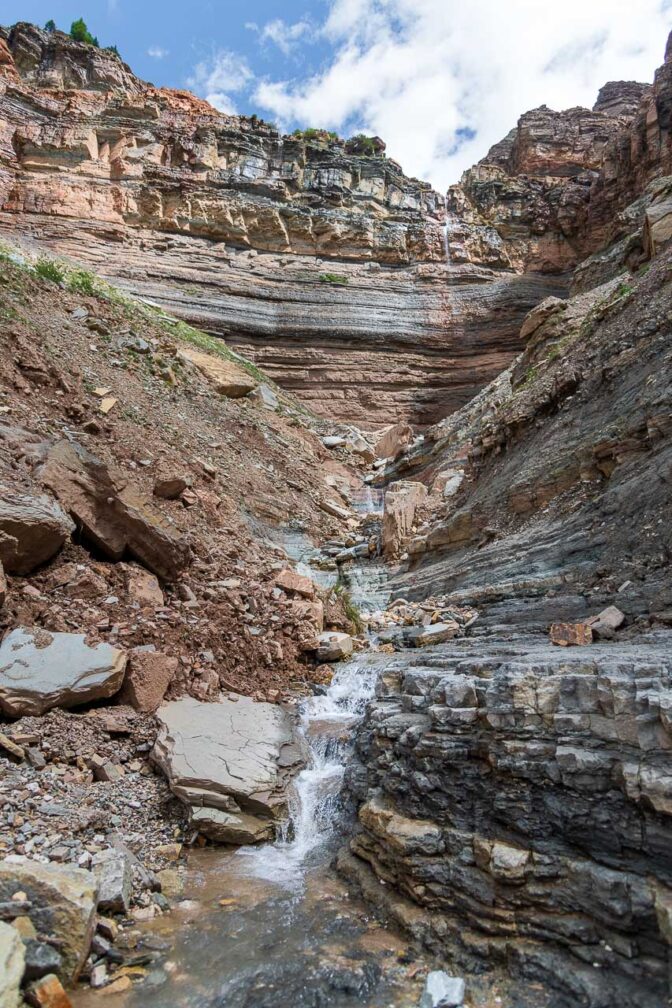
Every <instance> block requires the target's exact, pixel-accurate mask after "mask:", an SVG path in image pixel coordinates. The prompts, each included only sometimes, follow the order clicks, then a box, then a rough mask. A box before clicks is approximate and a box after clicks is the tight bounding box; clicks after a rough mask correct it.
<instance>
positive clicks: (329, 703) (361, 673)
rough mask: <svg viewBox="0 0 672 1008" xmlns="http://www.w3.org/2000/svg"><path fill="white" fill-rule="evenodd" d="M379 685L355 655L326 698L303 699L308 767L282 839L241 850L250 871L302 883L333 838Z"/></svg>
mask: <svg viewBox="0 0 672 1008" xmlns="http://www.w3.org/2000/svg"><path fill="white" fill-rule="evenodd" d="M375 684H376V669H375V666H374V665H373V664H368V665H367V663H366V660H365V659H362V658H360V659H357V658H354V659H352V660H351V661H349V662H348V663H347V664H346V665H343V666H342V667H341V668H339V669H338V671H337V672H336V674H335V675H334V678H333V680H332V682H331V686H330V687H329V689H328V690H327V693H326V695H325V696H318V697H310V698H309V699H307V700H304V701H303V703H302V705H301V709H300V724H299V733H300V735H301V736H302V738H303V740H304V742H305V746H306V755H307V766H306V768H305V770H302V771H301V773H300V774H299V775H298V776H297V778H296V780H295V781H294V786H293V790H292V794H291V795H290V818H289V821H288V823H287V825H286V827H285V829H284V833H283V835H282V836H281V837H280V839H279V840H277V841H276V843H275V844H272V845H265V846H263V847H243V848H241V849H240V851H239V852H238V853H239V856H240V857H241V858H245V859H246V862H247V864H246V866H245V867H246V870H247V871H248V872H249V873H250V874H251V875H254V876H256V877H257V878H263V879H266V880H267V881H269V882H275V883H277V884H280V885H285V886H291V887H292V888H295V887H296V886H297V885H300V884H301V881H302V879H303V875H304V871H305V868H306V867H307V865H308V864H309V861H310V856H311V854H313V853H314V852H316V851H317V850H318V849H319V848H321V847H324V846H325V845H326V844H327V843H328V841H329V840H331V839H332V838H333V837H334V835H335V833H336V831H337V828H338V822H339V818H340V794H341V789H342V786H343V778H344V775H345V767H346V764H347V762H348V758H349V756H350V754H351V752H352V746H353V741H354V740H353V735H352V730H353V728H354V726H355V725H356V724H357V723H358V722H359V720H360V719H361V718H362V717H363V715H364V712H365V709H366V705H367V703H368V701H369V700H370V699H371V698H372V696H373V693H374V689H375Z"/></svg>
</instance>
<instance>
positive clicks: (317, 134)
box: [292, 126, 338, 140]
mask: <svg viewBox="0 0 672 1008" xmlns="http://www.w3.org/2000/svg"><path fill="white" fill-rule="evenodd" d="M292 136H293V137H295V138H296V139H297V140H338V133H334V132H333V131H332V130H325V129H316V128H315V127H314V126H309V127H308V129H304V130H300V129H295V130H294V132H293V133H292Z"/></svg>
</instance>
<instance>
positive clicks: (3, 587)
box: [0, 563, 7, 606]
mask: <svg viewBox="0 0 672 1008" xmlns="http://www.w3.org/2000/svg"><path fill="white" fill-rule="evenodd" d="M6 598H7V578H6V577H5V571H4V569H3V566H2V564H1V563H0V606H3V605H4V604H5V599H6Z"/></svg>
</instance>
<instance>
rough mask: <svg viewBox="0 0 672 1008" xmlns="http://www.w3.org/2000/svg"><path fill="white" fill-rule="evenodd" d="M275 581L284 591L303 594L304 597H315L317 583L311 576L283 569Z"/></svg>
mask: <svg viewBox="0 0 672 1008" xmlns="http://www.w3.org/2000/svg"><path fill="white" fill-rule="evenodd" d="M275 583H276V585H277V586H278V588H282V589H283V591H286V592H290V593H295V594H297V595H303V597H304V598H308V599H312V598H314V597H315V585H314V584H313V582H312V581H311V579H310V578H309V577H304V575H303V574H297V573H296V571H293V570H283V571H280V573H279V574H278V575H277V577H276V579H275Z"/></svg>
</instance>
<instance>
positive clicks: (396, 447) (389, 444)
mask: <svg viewBox="0 0 672 1008" xmlns="http://www.w3.org/2000/svg"><path fill="white" fill-rule="evenodd" d="M412 440H413V428H412V427H411V425H410V424H409V423H405V422H402V423H398V424H393V426H392V427H387V428H386V429H385V430H384V431H383V432H382V436H381V437H380V438H379V439H378V440H377V441H376V458H379V459H384V458H396V457H397V455H398V454H399V453H400V452H401V451H402V450H403V449H404V448H405V447H406V446H407V445H409V444H410V443H411V441H412Z"/></svg>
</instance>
